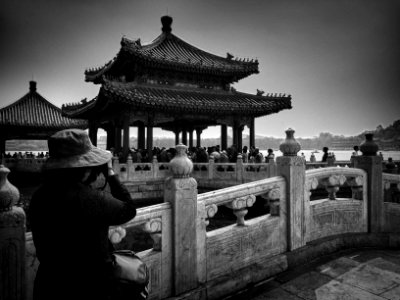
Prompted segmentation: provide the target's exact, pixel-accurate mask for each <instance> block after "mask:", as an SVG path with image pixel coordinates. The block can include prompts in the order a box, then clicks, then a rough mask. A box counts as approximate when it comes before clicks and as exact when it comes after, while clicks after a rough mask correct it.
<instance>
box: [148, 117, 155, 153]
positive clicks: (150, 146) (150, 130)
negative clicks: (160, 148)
mask: <svg viewBox="0 0 400 300" xmlns="http://www.w3.org/2000/svg"><path fill="white" fill-rule="evenodd" d="M153 126H154V117H153V116H149V117H148V121H147V141H146V142H147V143H146V147H147V153H148V156H149V160H150V161H151V160H152V158H153Z"/></svg>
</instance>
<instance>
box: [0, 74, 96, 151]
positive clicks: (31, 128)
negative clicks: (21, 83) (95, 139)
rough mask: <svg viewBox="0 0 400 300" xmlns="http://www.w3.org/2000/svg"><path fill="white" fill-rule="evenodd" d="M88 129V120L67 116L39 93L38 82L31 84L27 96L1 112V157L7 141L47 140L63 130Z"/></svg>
mask: <svg viewBox="0 0 400 300" xmlns="http://www.w3.org/2000/svg"><path fill="white" fill-rule="evenodd" d="M87 127H88V126H87V121H85V120H79V119H70V118H68V117H65V116H63V115H62V114H61V109H60V108H58V107H57V106H55V105H54V104H52V103H50V102H49V101H47V100H46V99H45V98H43V97H42V96H41V95H40V94H39V93H38V92H37V91H36V82H35V81H30V82H29V92H28V93H27V94H26V95H25V96H23V97H22V98H21V99H19V100H17V101H15V102H14V103H12V104H10V105H8V106H5V107H3V108H1V109H0V131H1V136H0V153H4V152H5V150H6V141H7V140H15V139H25V140H47V139H48V138H49V137H50V136H51V135H52V134H54V133H55V132H57V131H59V130H63V129H67V128H80V129H86V128H87Z"/></svg>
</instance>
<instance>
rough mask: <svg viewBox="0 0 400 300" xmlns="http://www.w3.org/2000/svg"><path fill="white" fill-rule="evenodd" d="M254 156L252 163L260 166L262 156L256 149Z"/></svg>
mask: <svg viewBox="0 0 400 300" xmlns="http://www.w3.org/2000/svg"><path fill="white" fill-rule="evenodd" d="M254 154H255V156H254V162H255V163H256V164H261V163H262V162H263V161H264V155H263V154H262V153H261V152H260V149H258V148H256V149H255V150H254Z"/></svg>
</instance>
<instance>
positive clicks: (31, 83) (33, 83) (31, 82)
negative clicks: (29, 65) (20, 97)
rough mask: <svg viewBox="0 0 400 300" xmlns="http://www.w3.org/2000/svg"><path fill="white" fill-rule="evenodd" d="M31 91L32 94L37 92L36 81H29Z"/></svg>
mask: <svg viewBox="0 0 400 300" xmlns="http://www.w3.org/2000/svg"><path fill="white" fill-rule="evenodd" d="M29 91H30V92H31V93H33V92H36V81H33V80H31V81H29Z"/></svg>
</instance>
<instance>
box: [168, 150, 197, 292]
mask: <svg viewBox="0 0 400 300" xmlns="http://www.w3.org/2000/svg"><path fill="white" fill-rule="evenodd" d="M186 149H187V146H185V145H183V144H179V145H177V146H176V150H177V154H176V155H175V157H174V158H173V159H172V160H171V162H170V168H171V171H172V174H173V176H172V177H169V178H167V180H166V182H165V192H164V201H165V202H170V203H171V207H172V228H173V229H172V236H173V238H172V243H173V247H172V248H173V275H174V279H173V282H174V284H173V287H174V294H175V295H179V294H181V293H184V292H186V291H189V290H191V289H193V288H196V287H197V284H198V272H197V243H196V241H197V226H196V225H197V224H196V220H197V182H196V180H195V179H194V178H192V177H190V174H191V172H192V170H193V163H192V162H191V161H190V160H189V159H188V157H187V155H186Z"/></svg>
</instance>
